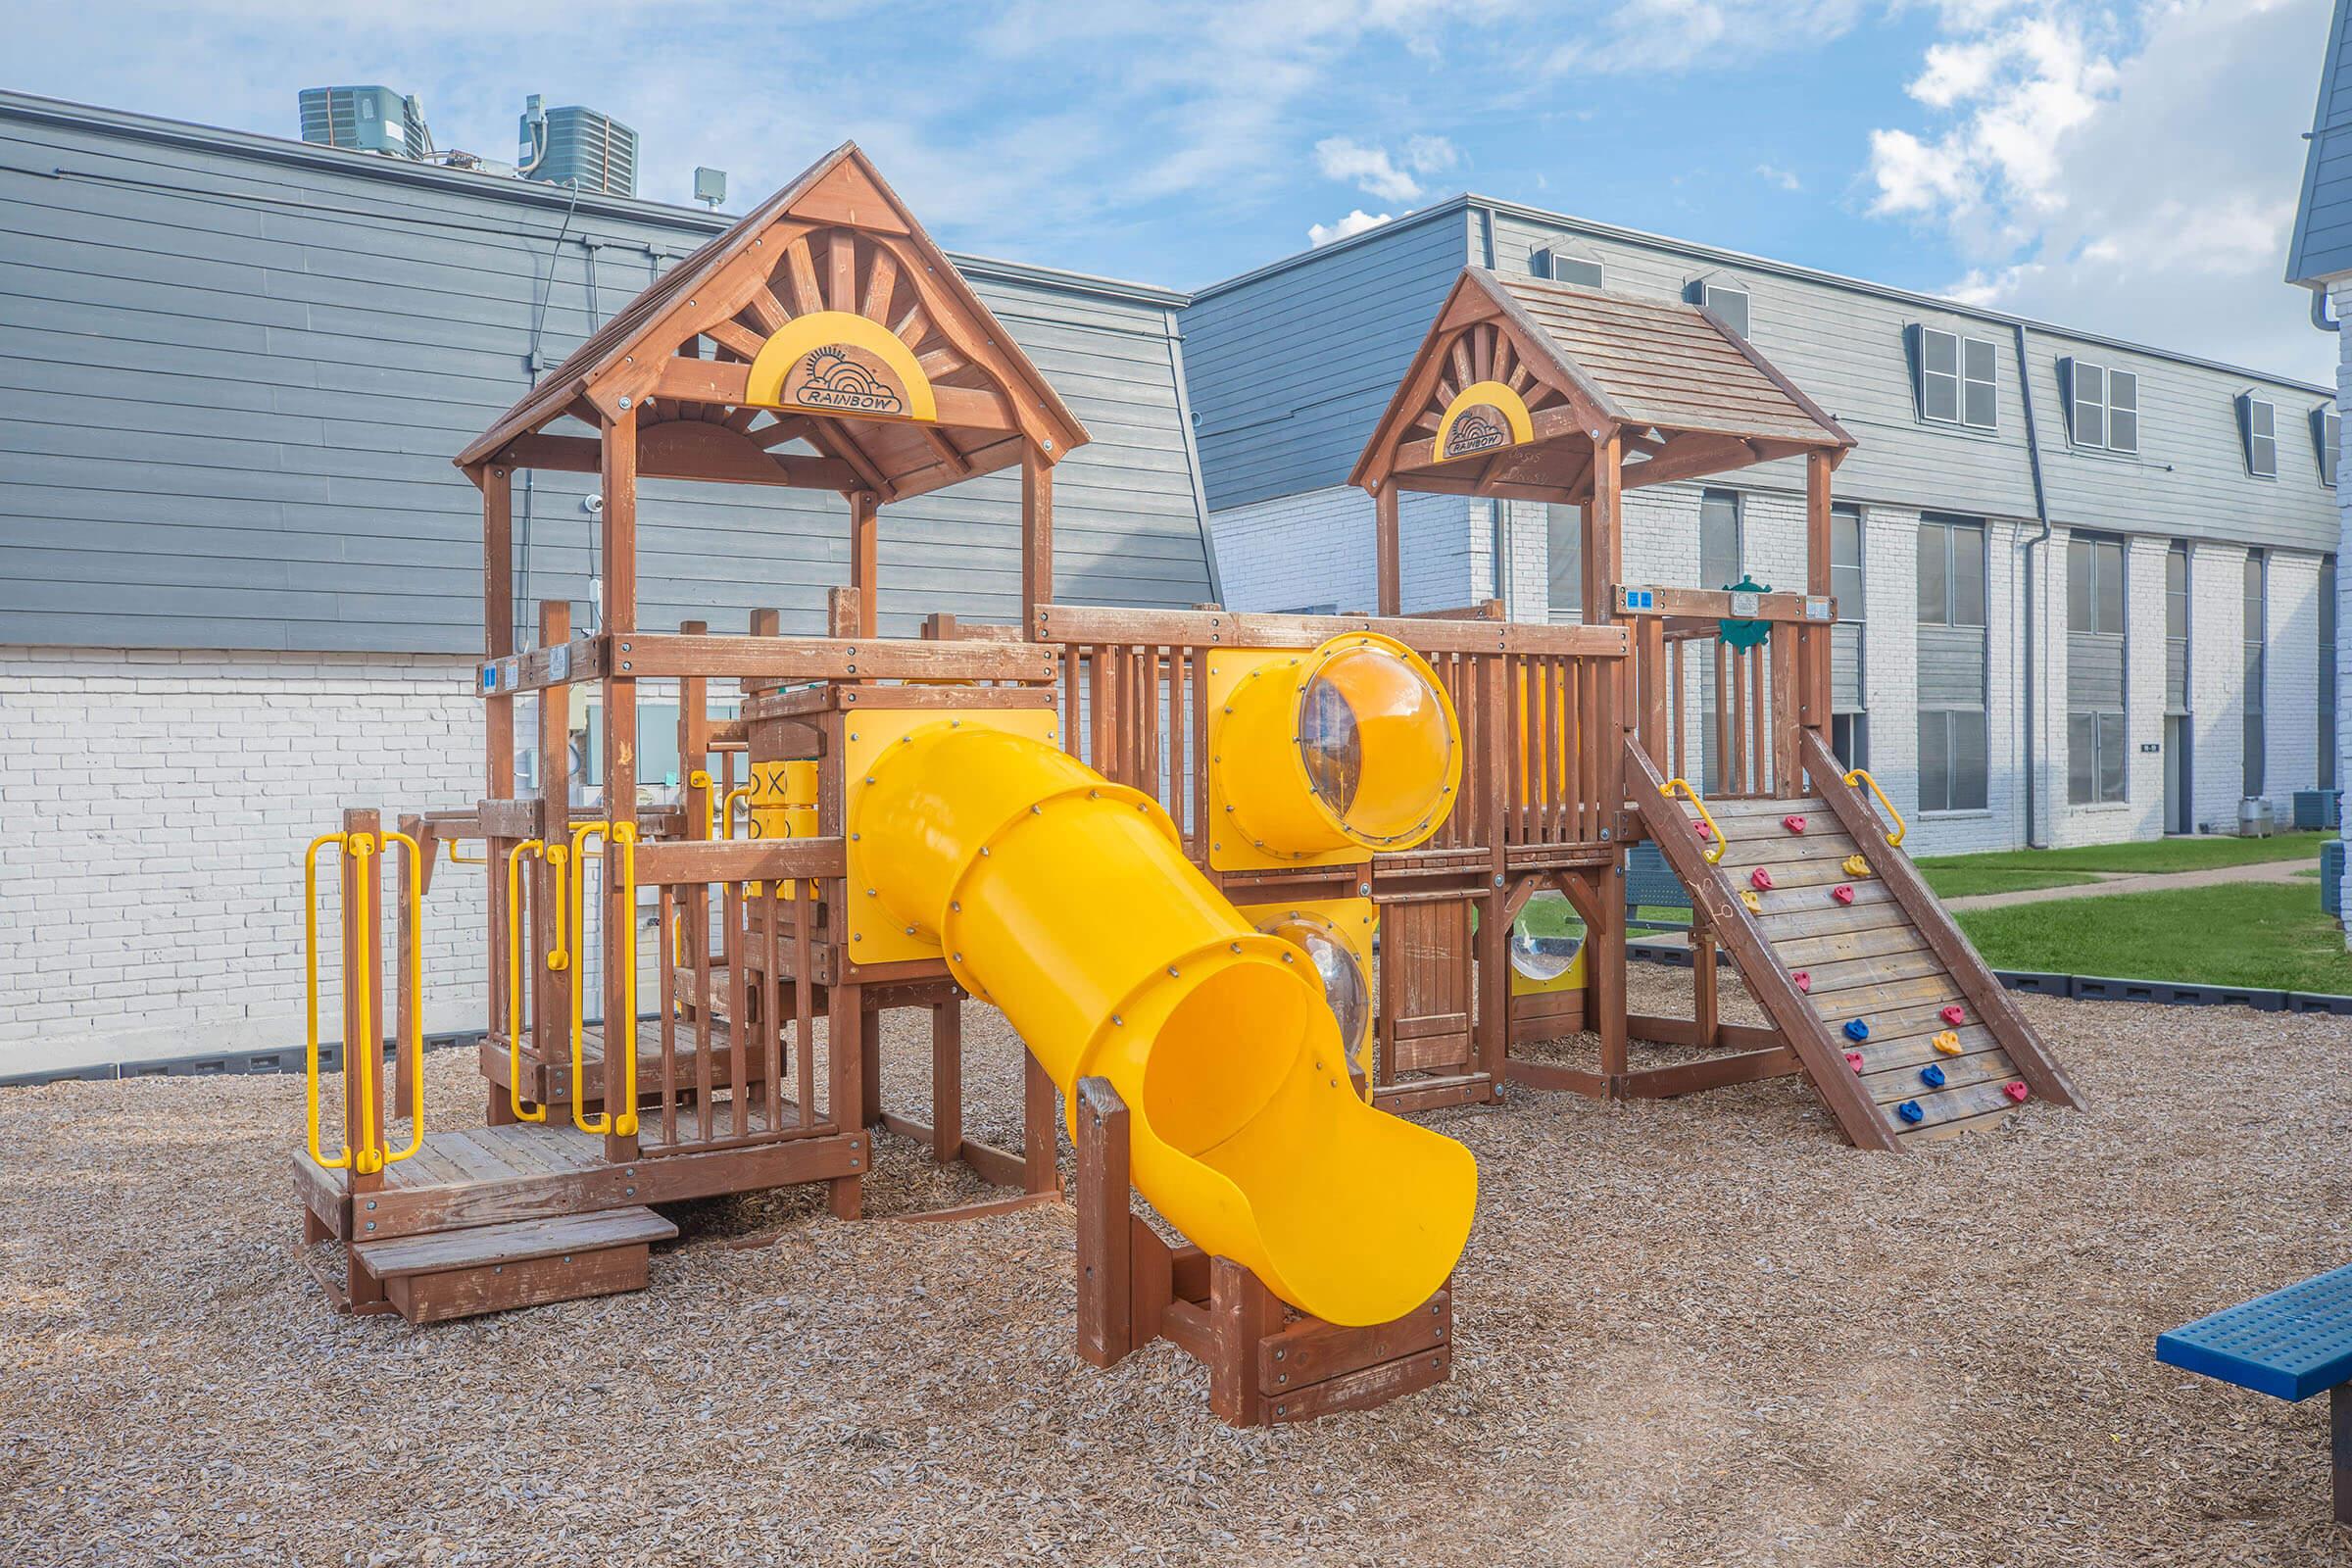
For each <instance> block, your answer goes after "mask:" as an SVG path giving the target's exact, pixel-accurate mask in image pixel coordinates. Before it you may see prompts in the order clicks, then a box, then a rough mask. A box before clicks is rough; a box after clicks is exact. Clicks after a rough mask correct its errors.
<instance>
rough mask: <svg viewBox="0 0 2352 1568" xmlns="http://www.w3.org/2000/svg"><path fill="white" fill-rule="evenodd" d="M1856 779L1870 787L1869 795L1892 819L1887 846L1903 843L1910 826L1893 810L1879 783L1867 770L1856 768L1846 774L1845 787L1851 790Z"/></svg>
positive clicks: (1900, 814)
mask: <svg viewBox="0 0 2352 1568" xmlns="http://www.w3.org/2000/svg"><path fill="white" fill-rule="evenodd" d="M1856 779H1860V780H1861V781H1862V782H1863V783H1865V784H1867V785H1869V786H1870V793H1871V794H1873V795H1875V796H1877V797H1878V798H1879V809H1880V810H1882V811H1885V812H1886V813H1887V815H1888V816H1890V817H1892V818H1893V819H1894V831H1893V832H1891V833H1889V834H1887V844H1888V845H1889V846H1894V845H1900V844H1901V843H1902V842H1903V835H1904V834H1906V833H1908V832H1910V831H1911V828H1910V825H1909V824H1908V823H1906V822H1905V821H1904V820H1903V813H1902V812H1900V811H1898V810H1896V809H1894V803H1893V802H1892V801H1890V800H1888V799H1887V792H1886V791H1885V790H1883V789H1881V788H1879V781H1878V780H1877V779H1875V778H1872V777H1871V776H1870V770H1869V769H1868V768H1863V767H1857V768H1855V769H1854V770H1853V771H1852V772H1851V773H1848V774H1846V775H1845V782H1846V786H1847V787H1848V788H1849V789H1850V788H1852V786H1853V783H1854V780H1856Z"/></svg>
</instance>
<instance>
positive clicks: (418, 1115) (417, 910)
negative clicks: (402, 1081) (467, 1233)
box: [346, 829, 424, 1165]
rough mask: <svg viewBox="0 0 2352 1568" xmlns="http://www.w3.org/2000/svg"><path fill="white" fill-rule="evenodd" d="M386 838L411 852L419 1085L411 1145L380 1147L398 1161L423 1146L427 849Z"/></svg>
mask: <svg viewBox="0 0 2352 1568" xmlns="http://www.w3.org/2000/svg"><path fill="white" fill-rule="evenodd" d="M384 842H385V843H386V844H397V845H399V846H400V847H401V848H402V849H404V850H407V851H408V852H409V926H408V930H409V940H408V943H407V947H408V949H409V952H408V953H407V954H406V955H403V956H405V957H406V958H407V959H408V963H407V968H408V971H409V973H408V981H409V1040H408V1048H409V1082H410V1083H412V1084H414V1085H416V1086H417V1095H416V1098H415V1102H414V1103H412V1104H411V1105H410V1106H409V1147H408V1148H406V1149H403V1150H402V1151H400V1152H398V1153H394V1152H392V1141H391V1139H390V1138H389V1137H385V1138H384V1140H383V1149H382V1150H381V1151H380V1152H381V1154H382V1158H383V1163H384V1164H386V1165H397V1164H399V1163H400V1162H401V1161H402V1160H404V1159H407V1158H408V1157H410V1156H411V1155H412V1154H414V1153H416V1152H417V1151H418V1150H419V1149H422V1148H423V1147H424V850H423V847H422V846H420V845H419V844H417V841H416V840H415V839H413V838H411V837H409V836H408V835H407V834H406V833H395V832H392V831H391V830H389V829H387V830H385V833H384ZM395 983H397V982H395ZM400 1046H401V1043H400V1042H399V1041H398V1040H395V1041H393V1042H392V1051H393V1057H392V1059H393V1062H394V1064H395V1065H394V1068H393V1070H394V1071H395V1072H396V1073H397V1072H398V1071H399V1067H398V1063H399V1060H400V1054H399V1053H400ZM346 1054H347V1055H348V1052H347V1053H346ZM363 1076H367V1077H372V1076H373V1074H363Z"/></svg>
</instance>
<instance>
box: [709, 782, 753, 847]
mask: <svg viewBox="0 0 2352 1568" xmlns="http://www.w3.org/2000/svg"><path fill="white" fill-rule="evenodd" d="M739 800H740V801H742V802H743V803H744V807H745V811H746V814H747V815H748V814H749V811H750V807H751V800H752V786H751V785H749V784H738V785H736V786H735V787H734V788H733V789H731V790H729V791H727V798H726V799H725V800H724V801H723V802H721V803H720V805H719V827H718V830H717V833H716V836H717V837H719V838H722V839H731V838H733V837H734V836H735V803H736V802H737V801H739Z"/></svg>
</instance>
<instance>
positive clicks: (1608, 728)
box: [1584, 430, 1634, 930]
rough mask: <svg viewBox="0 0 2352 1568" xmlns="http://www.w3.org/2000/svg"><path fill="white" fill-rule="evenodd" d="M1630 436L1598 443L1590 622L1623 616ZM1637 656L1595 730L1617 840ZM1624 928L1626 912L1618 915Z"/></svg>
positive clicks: (1590, 533) (1606, 690)
mask: <svg viewBox="0 0 2352 1568" xmlns="http://www.w3.org/2000/svg"><path fill="white" fill-rule="evenodd" d="M1624 458H1625V442H1624V438H1623V437H1622V436H1620V435H1619V434H1618V432H1617V431H1615V430H1609V431H1607V432H1605V433H1604V434H1602V435H1601V436H1600V437H1599V438H1598V439H1596V440H1595V441H1594V442H1593V501H1592V504H1591V505H1590V506H1588V507H1586V508H1585V560H1584V571H1585V583H1584V588H1585V624H1586V625H1588V626H1603V625H1607V624H1610V623H1611V622H1613V621H1614V620H1615V619H1616V618H1617V612H1616V584H1617V581H1618V579H1619V578H1620V577H1621V576H1622V575H1623V572H1624V564H1625V563H1624V549H1625V530H1624V505H1623V504H1624V487H1623V479H1624V473H1623V469H1622V467H1621V465H1622V464H1623V462H1624ZM1633 665H1634V661H1633V660H1631V659H1621V660H1619V661H1618V662H1617V666H1618V667H1617V669H1616V670H1615V671H1614V673H1613V678H1612V677H1611V676H1603V677H1602V678H1601V679H1600V680H1599V682H1598V683H1597V684H1598V686H1599V688H1600V691H1599V701H1598V703H1597V704H1596V707H1597V708H1598V710H1599V711H1598V713H1597V714H1596V715H1595V721H1594V723H1593V733H1594V735H1595V736H1596V737H1597V738H1598V740H1599V742H1600V744H1601V745H1602V746H1603V747H1604V748H1606V750H1604V751H1603V752H1602V754H1601V768H1600V781H1599V782H1600V786H1601V791H1602V797H1601V806H1602V809H1603V810H1602V816H1601V825H1602V826H1603V827H1604V828H1605V829H1606V830H1607V831H1608V834H1609V837H1610V839H1611V841H1612V842H1615V841H1618V840H1621V839H1623V838H1624V837H1625V829H1626V821H1625V771H1624V762H1623V760H1622V758H1621V757H1620V755H1619V752H1618V734H1619V725H1620V722H1621V715H1622V716H1623V717H1626V718H1630V717H1631V714H1632V711H1633V699H1632V694H1631V690H1630V688H1631V686H1632V683H1633V674H1634V670H1633ZM1618 922H1619V927H1620V929H1621V930H1622V928H1623V923H1624V914H1623V912H1622V911H1620V912H1619V914H1618Z"/></svg>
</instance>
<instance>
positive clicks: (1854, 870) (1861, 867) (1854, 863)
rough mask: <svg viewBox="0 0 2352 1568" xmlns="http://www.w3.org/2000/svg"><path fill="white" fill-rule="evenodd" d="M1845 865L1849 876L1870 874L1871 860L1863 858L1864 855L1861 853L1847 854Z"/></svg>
mask: <svg viewBox="0 0 2352 1568" xmlns="http://www.w3.org/2000/svg"><path fill="white" fill-rule="evenodd" d="M1844 866H1845V874H1846V875H1847V876H1868V875H1870V862H1869V861H1868V860H1865V859H1864V858H1862V857H1861V856H1859V855H1849V856H1847V857H1846V858H1845V860H1844Z"/></svg>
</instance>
